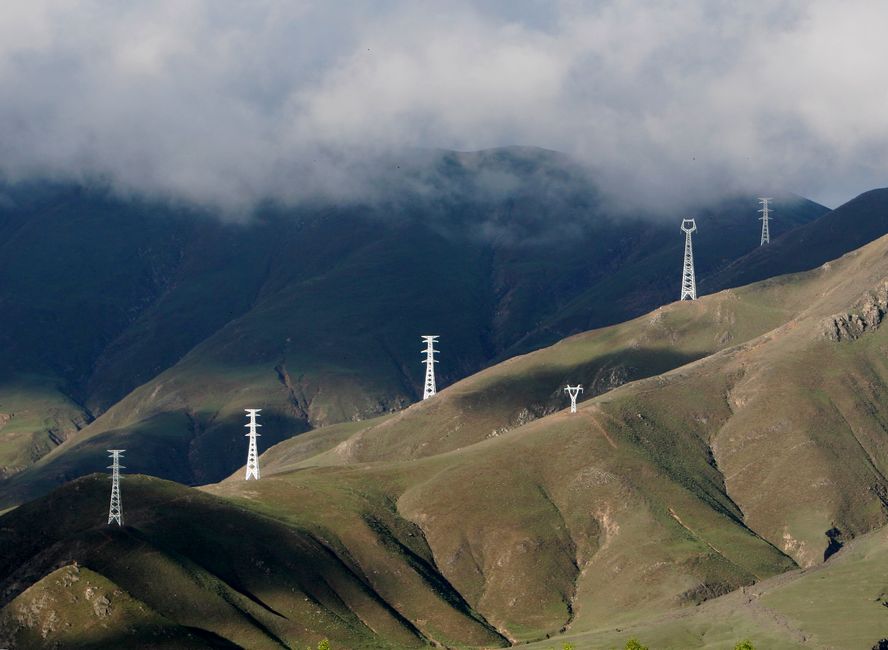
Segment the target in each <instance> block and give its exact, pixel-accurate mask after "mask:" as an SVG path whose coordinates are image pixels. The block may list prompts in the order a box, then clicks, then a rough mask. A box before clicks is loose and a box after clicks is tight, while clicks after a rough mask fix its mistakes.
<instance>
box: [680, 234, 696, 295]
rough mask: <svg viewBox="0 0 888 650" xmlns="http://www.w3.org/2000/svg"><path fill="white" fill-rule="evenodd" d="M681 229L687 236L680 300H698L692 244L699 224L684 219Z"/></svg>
mask: <svg viewBox="0 0 888 650" xmlns="http://www.w3.org/2000/svg"><path fill="white" fill-rule="evenodd" d="M681 229H682V231H683V232H684V234H685V255H684V269H683V270H682V273H681V297H680V298H679V300H696V299H697V280H696V279H695V278H694V247H693V244H692V243H691V233H692V232H694V231H695V230H697V222H696V221H694V220H693V219H682V222H681Z"/></svg>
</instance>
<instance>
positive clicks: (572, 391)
mask: <svg viewBox="0 0 888 650" xmlns="http://www.w3.org/2000/svg"><path fill="white" fill-rule="evenodd" d="M564 392H565V393H567V394H568V395H570V412H571V413H576V412H577V396H578V395H579V394H580V393H582V392H583V385H582V384H577V385H576V386H571V385H570V384H568V385H567V386H565V387H564Z"/></svg>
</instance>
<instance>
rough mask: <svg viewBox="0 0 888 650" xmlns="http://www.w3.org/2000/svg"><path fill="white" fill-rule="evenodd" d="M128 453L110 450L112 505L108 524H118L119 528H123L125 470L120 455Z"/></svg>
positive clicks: (109, 510)
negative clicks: (122, 488) (121, 496)
mask: <svg viewBox="0 0 888 650" xmlns="http://www.w3.org/2000/svg"><path fill="white" fill-rule="evenodd" d="M124 451H126V450H125V449H109V450H108V453H109V454H111V464H110V465H108V469H110V470H111V505H110V506H109V508H108V524H109V525H110V524H111V523H112V522H117V525H118V526H123V502H122V501H121V500H120V470H121V469H125V468H124V467H123V466H122V465H121V464H120V455H121V454H122V453H123V452H124Z"/></svg>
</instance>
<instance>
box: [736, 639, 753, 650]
mask: <svg viewBox="0 0 888 650" xmlns="http://www.w3.org/2000/svg"><path fill="white" fill-rule="evenodd" d="M734 650H755V646H754V645H752V641H750V640H749V639H744V640H743V641H741V642H740V643H738V644H737V645H735V646H734Z"/></svg>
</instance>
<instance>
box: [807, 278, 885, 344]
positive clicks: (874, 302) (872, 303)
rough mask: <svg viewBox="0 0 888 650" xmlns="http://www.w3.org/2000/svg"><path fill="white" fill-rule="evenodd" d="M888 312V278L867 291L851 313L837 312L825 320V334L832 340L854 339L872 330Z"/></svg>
mask: <svg viewBox="0 0 888 650" xmlns="http://www.w3.org/2000/svg"><path fill="white" fill-rule="evenodd" d="M886 312H888V280H883V281H882V283H881V284H880V285H879V286H878V288H876V289H875V290H874V291H870V292H867V294H866V295H864V297H863V298H861V299H860V301H859V302H858V303H857V305H856V306H855V307H854V309H853V310H852V311H851V312H850V313H843V314H835V315H833V316H830V317H829V318H826V319H825V320H824V321H823V335H824V336H825V337H826V338H828V339H829V340H830V341H854V340H856V339H858V338H860V337H861V336H863V335H864V334H866V333H867V332H871V331H873V330H874V329H876V328H877V327H879V325H881V324H882V320H884V318H885V313H886Z"/></svg>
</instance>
